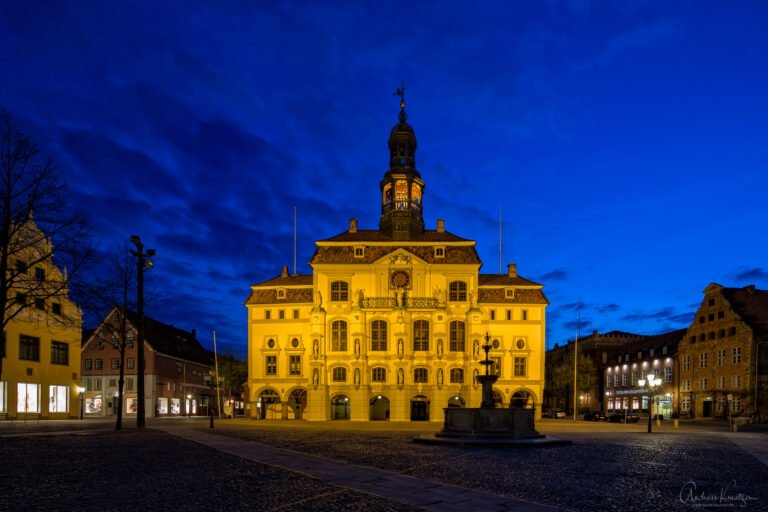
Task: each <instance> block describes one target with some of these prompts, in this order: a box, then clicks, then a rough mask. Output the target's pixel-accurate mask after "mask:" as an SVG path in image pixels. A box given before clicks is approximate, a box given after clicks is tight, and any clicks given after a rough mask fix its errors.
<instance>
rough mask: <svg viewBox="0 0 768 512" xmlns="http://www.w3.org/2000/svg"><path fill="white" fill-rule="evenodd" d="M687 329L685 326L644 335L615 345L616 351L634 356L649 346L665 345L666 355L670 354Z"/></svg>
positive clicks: (649, 347) (675, 348)
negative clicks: (661, 332) (652, 334)
mask: <svg viewBox="0 0 768 512" xmlns="http://www.w3.org/2000/svg"><path fill="white" fill-rule="evenodd" d="M687 331H688V328H687V327H686V328H685V329H678V330H676V331H671V332H665V333H663V334H656V335H654V336H645V337H643V338H641V339H639V340H634V341H630V342H629V343H625V344H624V345H621V346H620V347H617V348H616V352H617V353H621V354H623V353H625V352H626V353H628V354H630V355H632V356H634V355H635V354H636V353H637V352H639V351H643V352H645V351H646V350H648V349H651V348H659V349H660V348H661V347H663V346H665V345H666V346H667V355H668V356H671V355H672V354H674V353H675V351H676V350H677V345H678V344H679V343H680V341H682V339H683V338H684V337H685V333H686V332H687ZM657 355H661V352H659V353H658V354H657Z"/></svg>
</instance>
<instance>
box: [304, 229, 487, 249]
mask: <svg viewBox="0 0 768 512" xmlns="http://www.w3.org/2000/svg"><path fill="white" fill-rule="evenodd" d="M397 241H398V240H394V239H392V238H390V237H389V236H387V235H386V234H385V233H382V232H381V231H379V230H377V229H359V230H357V231H355V232H354V233H350V232H349V231H344V232H342V233H339V234H338V235H336V236H332V237H331V238H326V239H325V240H319V242H397ZM472 241H473V240H468V239H466V238H461V237H459V236H456V235H454V234H453V233H449V232H448V231H443V232H442V233H440V232H438V231H437V230H424V233H422V235H421V236H417V237H415V238H411V239H410V240H403V241H402V243H403V244H404V245H407V244H408V243H409V242H472Z"/></svg>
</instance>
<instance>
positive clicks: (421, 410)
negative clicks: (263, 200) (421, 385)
mask: <svg viewBox="0 0 768 512" xmlns="http://www.w3.org/2000/svg"><path fill="white" fill-rule="evenodd" d="M411 421H429V398H427V397H425V396H424V395H416V396H415V397H413V398H411Z"/></svg>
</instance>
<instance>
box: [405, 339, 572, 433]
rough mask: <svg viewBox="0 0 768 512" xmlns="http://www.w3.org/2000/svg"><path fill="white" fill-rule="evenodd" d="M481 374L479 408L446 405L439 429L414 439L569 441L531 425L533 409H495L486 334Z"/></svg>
mask: <svg viewBox="0 0 768 512" xmlns="http://www.w3.org/2000/svg"><path fill="white" fill-rule="evenodd" d="M482 349H483V350H484V351H485V359H484V360H482V361H480V364H481V365H483V366H485V374H484V375H479V376H477V377H476V378H477V380H478V381H479V382H480V384H481V385H482V401H481V403H480V407H466V408H465V407H447V408H445V409H443V411H445V421H444V423H443V429H442V430H441V431H440V432H437V433H434V434H424V435H422V436H419V437H417V438H415V439H414V442H416V443H424V444H491V445H504V446H551V445H556V444H570V441H563V440H561V439H555V438H551V437H550V438H547V437H546V436H544V435H542V434H539V433H538V432H537V431H536V429H535V428H534V421H533V420H534V409H532V408H531V409H526V408H522V407H507V408H496V404H495V403H494V400H493V383H494V382H496V381H497V380H498V378H499V377H498V376H497V375H493V374H491V371H490V369H491V365H493V361H491V359H490V358H489V357H488V353H489V352H490V350H491V340H490V336H489V335H488V334H487V333H486V335H485V343H484V344H483V346H482Z"/></svg>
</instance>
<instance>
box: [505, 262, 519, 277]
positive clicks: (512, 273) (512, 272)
mask: <svg viewBox="0 0 768 512" xmlns="http://www.w3.org/2000/svg"><path fill="white" fill-rule="evenodd" d="M507 273H508V274H509V277H517V263H510V264H509V265H507Z"/></svg>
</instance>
